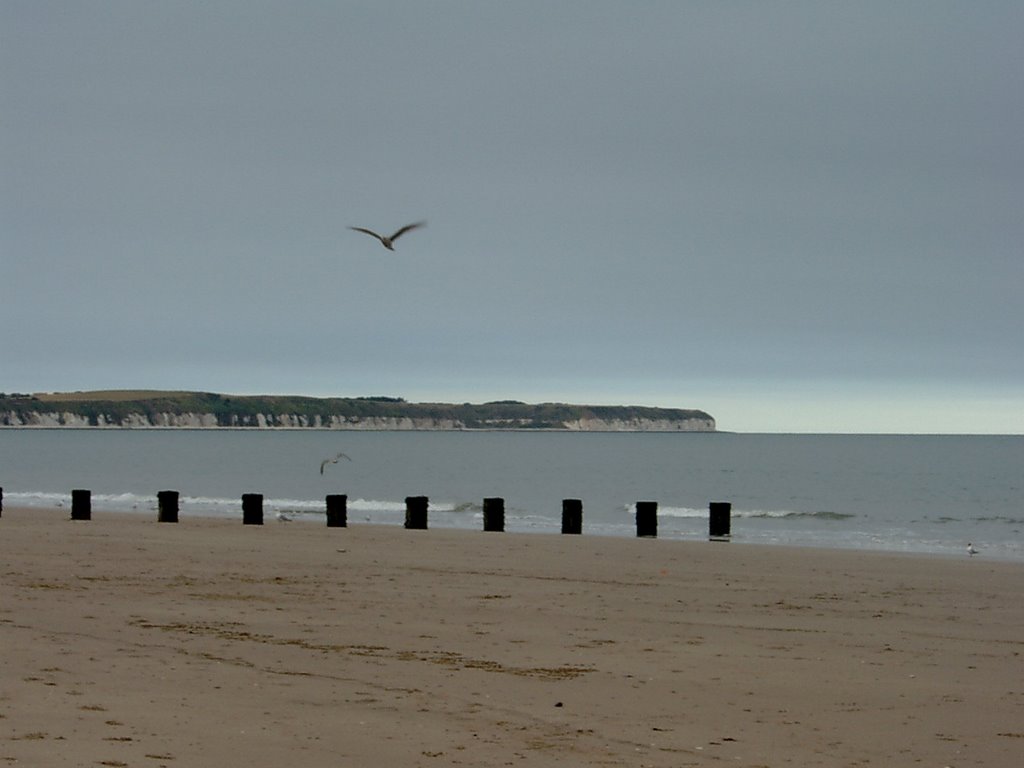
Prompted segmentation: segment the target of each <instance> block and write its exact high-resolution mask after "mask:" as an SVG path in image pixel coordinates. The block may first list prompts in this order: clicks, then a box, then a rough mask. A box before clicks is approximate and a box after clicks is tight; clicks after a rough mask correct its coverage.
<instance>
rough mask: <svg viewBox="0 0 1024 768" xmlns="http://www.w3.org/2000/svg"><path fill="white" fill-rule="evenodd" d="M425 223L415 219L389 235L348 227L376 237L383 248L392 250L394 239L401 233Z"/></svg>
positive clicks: (393, 248)
mask: <svg viewBox="0 0 1024 768" xmlns="http://www.w3.org/2000/svg"><path fill="white" fill-rule="evenodd" d="M426 223H427V222H425V221H417V222H416V223H415V224H406V225H405V226H404V227H402V228H401V229H400V230H398V231H397V232H395V234H393V235H391V236H390V237H388V236H386V235H378V234H377V233H376V232H374V231H373V230H372V229H363V228H362V227H349V229H354V230H355V231H356V232H363V233H365V234H367V235H371V236H373V237H376V238H377V239H378V240H380V241H381V243H382V244H383V245H384V247H385V248H387V249H388V250H389V251H393V250H395V240H397V239H398V238H400V237H401V236H402V235H404V234H405V233H406V232H408V231H409V230H410V229H416V228H417V227H422V226H424V225H425V224H426Z"/></svg>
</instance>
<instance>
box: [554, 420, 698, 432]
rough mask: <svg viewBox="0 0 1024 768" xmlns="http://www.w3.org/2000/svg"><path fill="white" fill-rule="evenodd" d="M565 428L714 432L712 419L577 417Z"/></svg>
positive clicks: (579, 429)
mask: <svg viewBox="0 0 1024 768" xmlns="http://www.w3.org/2000/svg"><path fill="white" fill-rule="evenodd" d="M565 428H566V429H568V430H571V431H578V432H714V431H715V420H714V419H577V420H576V421H567V422H565Z"/></svg>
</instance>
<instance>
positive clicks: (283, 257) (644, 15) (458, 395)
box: [0, 0, 1024, 433]
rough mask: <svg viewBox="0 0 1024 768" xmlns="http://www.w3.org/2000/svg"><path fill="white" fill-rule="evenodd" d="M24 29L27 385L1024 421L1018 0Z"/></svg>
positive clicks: (13, 57) (8, 13) (13, 88)
mask: <svg viewBox="0 0 1024 768" xmlns="http://www.w3.org/2000/svg"><path fill="white" fill-rule="evenodd" d="M0 36H2V38H0V78H2V110H0V129H2V134H0V157H2V176H3V188H2V198H0V200H2V220H0V227H2V231H0V281H2V282H0V356H2V362H0V390H2V391H8V392H10V391H21V392H26V391H27V392H31V391H51V390H74V389H97V388H159V389H202V390H209V391H219V392H228V393H236V394H243V393H292V394H311V395H339V396H348V395H354V396H359V395H378V394H383V395H393V396H402V397H405V398H407V399H409V400H443V401H452V402H462V401H474V402H476V401H483V400H491V399H504V398H515V399H521V400H526V401H530V402H536V401H544V400H560V401H572V402H591V403H623V404H646V405H661V406H669V407H692V408H702V409H704V410H707V411H709V412H710V413H712V415H714V416H715V417H716V418H717V420H718V423H719V428H721V429H726V430H737V431H848V432H859V431H885V432H891V431H897V432H899V431H910V432H1015V433H1022V432H1024V300H1022V291H1024V258H1022V257H1024V254H1022V243H1024V153H1022V137H1024V46H1022V45H1021V40H1024V4H1022V3H1020V2H944V1H943V0H925V1H921V2H892V1H891V0H885V1H884V2H870V1H865V2H856V3H850V2H823V1H821V0H817V1H815V2H769V1H768V0H751V1H750V2H725V1H722V2H712V1H710V0H708V1H706V2H683V1H677V2H608V1H606V0H590V1H589V2H580V1H573V2H550V1H544V2H532V1H528V2H524V1H517V2H507V3H499V2H469V1H466V2H388V1H387V0H368V1H367V2H302V1H299V2H296V1H295V0H291V1H289V2H254V1H252V0H245V1H244V2H243V1H239V2H231V1H226V0H203V1H202V2H187V1H186V2H147V1H146V0H125V1H124V2H114V1H104V0H97V2H87V3H86V2H47V1H46V0H24V1H22V0H0ZM420 219H426V220H427V221H428V222H429V223H428V226H427V227H426V228H425V229H422V230H417V231H415V232H411V233H409V234H408V235H406V236H404V237H403V238H402V239H401V240H399V241H398V243H397V244H396V248H397V250H396V251H395V252H394V253H391V252H389V251H386V250H385V249H384V248H383V247H381V245H380V244H379V243H377V242H375V241H374V240H372V239H371V238H369V237H367V236H365V235H362V234H359V233H357V232H353V231H351V230H349V229H348V228H347V227H348V226H364V227H370V228H372V229H376V230H378V231H387V232H391V231H393V230H395V229H397V228H398V227H399V226H401V225H403V224H407V223H409V222H412V221H416V220H420Z"/></svg>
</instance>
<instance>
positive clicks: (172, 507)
mask: <svg viewBox="0 0 1024 768" xmlns="http://www.w3.org/2000/svg"><path fill="white" fill-rule="evenodd" d="M156 509H157V512H156V521H157V522H158V523H176V522H178V492H177V491H157V494H156Z"/></svg>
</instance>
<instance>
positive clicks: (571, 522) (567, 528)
mask: <svg viewBox="0 0 1024 768" xmlns="http://www.w3.org/2000/svg"><path fill="white" fill-rule="evenodd" d="M562 533H583V501H582V500H581V499H562Z"/></svg>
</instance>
